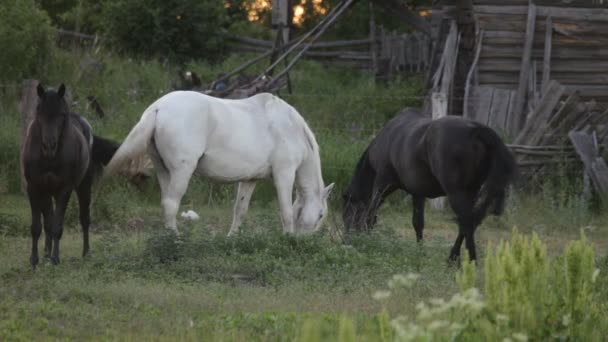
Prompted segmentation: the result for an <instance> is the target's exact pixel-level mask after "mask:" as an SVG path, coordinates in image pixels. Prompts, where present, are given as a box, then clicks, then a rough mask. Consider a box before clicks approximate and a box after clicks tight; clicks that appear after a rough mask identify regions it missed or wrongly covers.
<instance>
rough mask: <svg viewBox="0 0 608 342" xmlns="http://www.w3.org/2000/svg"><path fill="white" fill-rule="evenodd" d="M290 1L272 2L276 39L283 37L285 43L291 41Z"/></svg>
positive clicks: (279, 0)
mask: <svg viewBox="0 0 608 342" xmlns="http://www.w3.org/2000/svg"><path fill="white" fill-rule="evenodd" d="M289 2H290V1H289V0H272V27H273V33H274V37H275V38H276V36H277V35H279V34H282V35H283V42H288V41H289V26H290V22H289V21H290V20H289V19H290V15H289V14H290V13H289V12H290V6H289Z"/></svg>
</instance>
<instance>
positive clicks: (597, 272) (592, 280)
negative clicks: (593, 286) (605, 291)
mask: <svg viewBox="0 0 608 342" xmlns="http://www.w3.org/2000/svg"><path fill="white" fill-rule="evenodd" d="M599 275H600V269H599V268H596V269H595V271H593V275H592V276H591V282H592V283H595V280H596V279H597V277H598V276H599Z"/></svg>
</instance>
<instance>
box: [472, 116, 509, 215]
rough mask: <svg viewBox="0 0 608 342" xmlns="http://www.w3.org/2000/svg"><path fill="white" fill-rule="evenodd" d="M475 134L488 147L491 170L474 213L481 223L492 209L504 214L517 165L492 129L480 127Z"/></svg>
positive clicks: (494, 212) (492, 211) (495, 213)
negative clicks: (507, 189) (506, 199)
mask: <svg viewBox="0 0 608 342" xmlns="http://www.w3.org/2000/svg"><path fill="white" fill-rule="evenodd" d="M475 134H476V136H477V138H478V139H479V140H481V141H482V142H483V144H484V145H485V146H486V153H487V156H489V160H490V169H489V172H488V176H487V178H486V180H485V182H484V184H483V188H482V189H483V190H482V191H483V193H484V196H483V198H482V199H481V201H480V202H479V203H478V205H477V206H476V208H475V212H474V216H475V220H476V221H477V223H480V222H481V221H482V220H483V219H484V217H485V216H486V215H487V212H488V209H490V207H491V210H490V213H491V214H493V215H500V214H502V212H503V210H504V202H505V195H506V188H507V186H508V185H509V184H510V183H511V182H512V181H513V180H514V179H515V176H516V174H517V164H516V162H515V159H514V158H513V155H512V154H511V152H510V151H509V149H508V148H507V146H505V144H504V143H503V142H502V140H501V139H500V137H499V136H498V134H496V132H494V131H493V130H492V129H491V128H489V127H487V126H479V127H477V128H476V129H475Z"/></svg>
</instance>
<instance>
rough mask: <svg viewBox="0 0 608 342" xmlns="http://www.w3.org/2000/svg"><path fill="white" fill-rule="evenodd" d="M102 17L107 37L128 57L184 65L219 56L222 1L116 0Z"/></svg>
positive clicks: (105, 7)
mask: <svg viewBox="0 0 608 342" xmlns="http://www.w3.org/2000/svg"><path fill="white" fill-rule="evenodd" d="M103 13H104V14H103V17H104V27H105V30H106V37H107V38H109V39H110V40H111V41H112V42H113V43H114V44H115V47H116V48H118V49H119V50H121V51H124V52H125V53H128V54H131V55H135V56H142V57H160V58H168V59H170V60H173V61H177V62H186V61H189V60H192V59H202V60H214V59H217V58H218V57H219V55H220V53H221V52H222V48H223V44H222V37H221V35H220V29H221V28H222V27H223V26H224V24H225V23H226V11H225V10H224V5H223V3H222V2H221V1H213V0H208V1H200V0H186V1H178V0H170V1H166V0H152V1H150V0H115V1H111V2H107V3H105V4H104V12H103Z"/></svg>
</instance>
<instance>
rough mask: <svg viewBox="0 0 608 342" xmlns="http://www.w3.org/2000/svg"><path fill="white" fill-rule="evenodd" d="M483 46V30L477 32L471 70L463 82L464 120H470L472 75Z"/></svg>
mask: <svg viewBox="0 0 608 342" xmlns="http://www.w3.org/2000/svg"><path fill="white" fill-rule="evenodd" d="M482 45H483V30H480V31H479V32H477V47H476V49H475V57H474V58H473V63H471V68H470V69H469V72H468V73H467V79H466V81H465V86H464V104H463V108H462V116H463V117H465V118H470V117H471V114H470V113H469V93H470V89H471V80H472V78H473V74H474V73H475V72H476V69H477V63H478V62H479V55H480V53H481V47H482Z"/></svg>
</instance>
